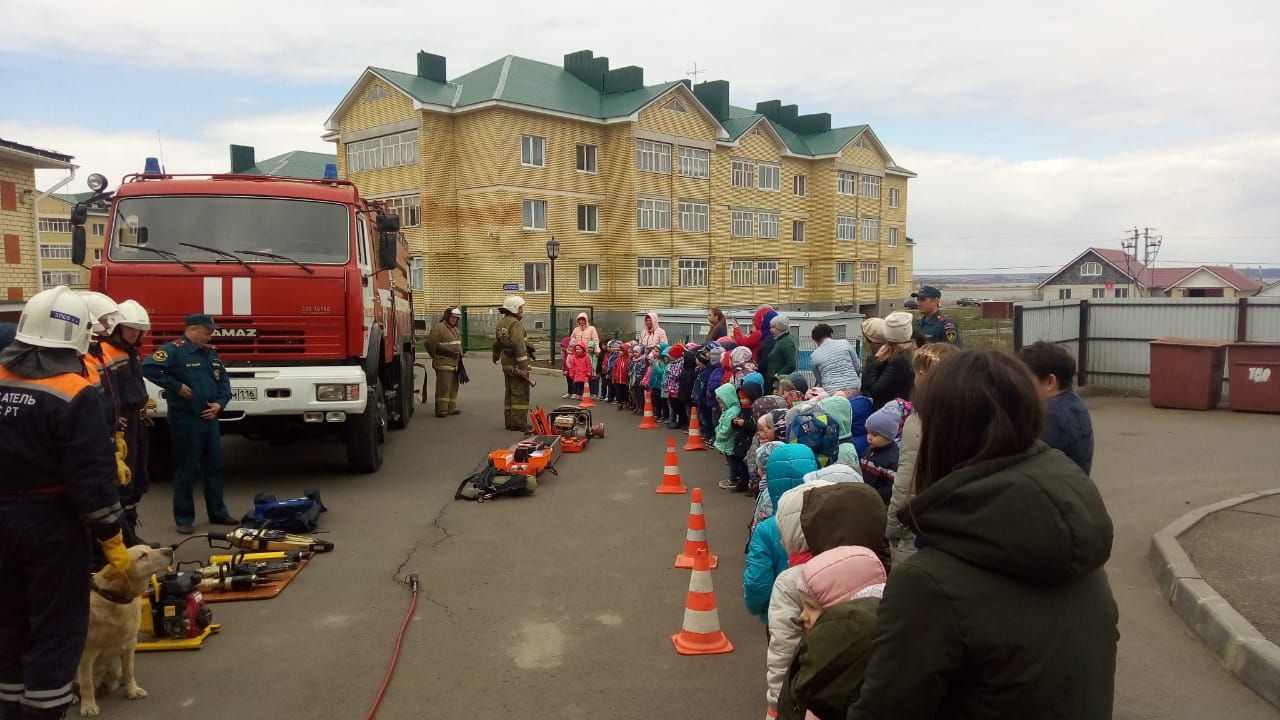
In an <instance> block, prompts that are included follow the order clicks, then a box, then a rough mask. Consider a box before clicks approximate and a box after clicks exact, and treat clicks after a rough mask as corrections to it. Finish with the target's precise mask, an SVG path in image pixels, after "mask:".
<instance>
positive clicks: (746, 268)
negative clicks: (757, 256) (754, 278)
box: [729, 260, 755, 287]
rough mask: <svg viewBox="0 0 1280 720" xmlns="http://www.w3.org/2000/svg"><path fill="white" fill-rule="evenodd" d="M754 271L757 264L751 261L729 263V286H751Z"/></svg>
mask: <svg viewBox="0 0 1280 720" xmlns="http://www.w3.org/2000/svg"><path fill="white" fill-rule="evenodd" d="M753 270H755V263H752V262H751V261H750V260H734V261H733V262H731V263H729V284H730V285H736V286H740V287H741V286H746V285H750V284H751V273H752V271H753Z"/></svg>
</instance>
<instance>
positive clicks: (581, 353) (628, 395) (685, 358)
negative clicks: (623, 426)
mask: <svg viewBox="0 0 1280 720" xmlns="http://www.w3.org/2000/svg"><path fill="white" fill-rule="evenodd" d="M592 345H593V343H590V342H588V343H581V342H574V341H572V339H571V338H565V339H564V340H562V341H561V343H560V346H561V348H562V349H563V350H564V357H565V360H564V367H563V369H562V373H563V374H564V378H565V393H564V395H563V396H562V397H564V398H569V399H574V400H576V399H579V398H581V397H582V394H583V391H584V389H589V390H590V392H591V394H592V396H593V397H596V398H597V399H599V400H600V401H601V402H604V403H609V404H612V405H613V406H614V407H615V408H617V409H618V410H627V411H630V412H631V413H632V414H634V415H642V414H643V413H644V409H645V402H646V401H649V402H650V403H651V404H652V408H653V415H654V419H655V420H656V421H657V422H660V423H664V424H665V425H666V426H667V427H668V428H670V429H672V430H688V429H689V415H690V413H691V412H693V411H694V410H695V409H699V410H700V409H701V406H702V405H703V404H705V399H703V398H698V399H694V398H693V395H694V392H695V383H696V381H697V379H698V378H699V376H700V371H701V370H702V369H703V367H704V366H705V363H706V358H705V357H704V356H697V357H693V354H694V353H696V352H697V351H698V350H699V345H698V344H697V343H689V344H687V345H685V344H675V345H668V344H667V343H660V344H657V345H652V346H649V347H645V346H643V345H642V344H640V343H639V342H626V343H624V342H621V341H619V340H611V341H609V342H608V343H607V344H606V345H605V351H604V352H603V353H599V354H598V355H597V354H596V353H595V349H594V348H593V347H591V346H592ZM699 420H700V421H703V422H705V420H704V418H703V416H701V415H700V416H699Z"/></svg>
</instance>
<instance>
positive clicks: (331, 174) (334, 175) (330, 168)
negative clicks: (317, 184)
mask: <svg viewBox="0 0 1280 720" xmlns="http://www.w3.org/2000/svg"><path fill="white" fill-rule="evenodd" d="M324 179H325V180H337V179H338V163H325V164H324Z"/></svg>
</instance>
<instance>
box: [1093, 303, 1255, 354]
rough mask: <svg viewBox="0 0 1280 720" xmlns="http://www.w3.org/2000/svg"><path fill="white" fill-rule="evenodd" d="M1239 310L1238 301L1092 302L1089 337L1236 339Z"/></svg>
mask: <svg viewBox="0 0 1280 720" xmlns="http://www.w3.org/2000/svg"><path fill="white" fill-rule="evenodd" d="M1237 312H1238V307H1237V304H1236V301H1235V300H1183V299H1178V298H1143V299H1141V300H1128V301H1124V300H1115V301H1106V300H1099V301H1091V302H1090V303H1089V338H1090V339H1092V338H1124V339H1131V340H1154V339H1156V338H1161V337H1181V338H1192V339H1196V340H1235V337H1236V313H1237ZM1092 350H1093V348H1092V346H1090V351H1091V352H1092Z"/></svg>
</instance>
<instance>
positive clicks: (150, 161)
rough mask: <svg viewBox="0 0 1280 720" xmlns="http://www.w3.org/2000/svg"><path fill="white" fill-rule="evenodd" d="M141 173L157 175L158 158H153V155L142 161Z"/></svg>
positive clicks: (158, 167)
mask: <svg viewBox="0 0 1280 720" xmlns="http://www.w3.org/2000/svg"><path fill="white" fill-rule="evenodd" d="M142 174H143V175H159V174H160V160H159V159H158V158H153V157H149V158H147V160H146V162H145V163H143V165H142Z"/></svg>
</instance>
